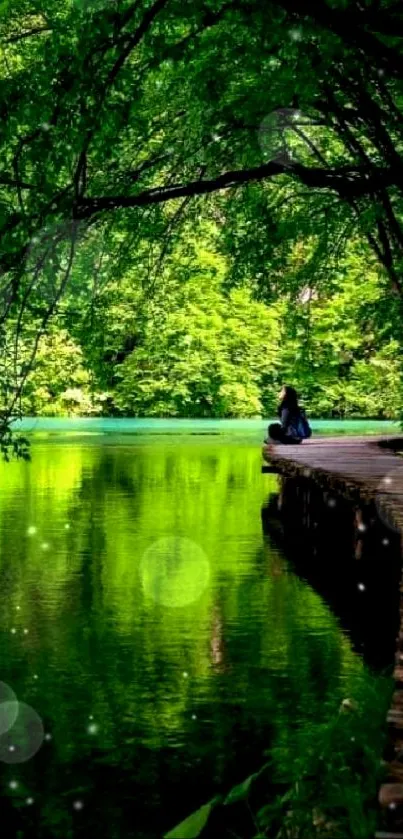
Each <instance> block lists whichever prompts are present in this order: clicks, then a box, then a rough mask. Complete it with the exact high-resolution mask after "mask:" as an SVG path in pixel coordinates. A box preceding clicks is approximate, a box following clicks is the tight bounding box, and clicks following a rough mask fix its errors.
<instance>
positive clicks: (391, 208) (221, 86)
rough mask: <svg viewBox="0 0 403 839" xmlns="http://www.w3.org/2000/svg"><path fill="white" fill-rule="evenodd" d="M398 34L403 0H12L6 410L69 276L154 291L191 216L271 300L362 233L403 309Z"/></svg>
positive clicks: (319, 284)
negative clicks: (131, 280)
mask: <svg viewBox="0 0 403 839" xmlns="http://www.w3.org/2000/svg"><path fill="white" fill-rule="evenodd" d="M402 37H403V10H402V7H401V4H400V3H397V2H394V0H353V1H352V2H347V0H317V2H314V3H312V2H307V0H267V2H265V3H261V2H259V1H258V0H234V2H222V1H221V2H218V0H192V1H191V2H190V0H181V2H178V0H155V2H150V1H148V2H147V0H135V2H130V0H126V2H125V1H124V0H122V2H121V0H110V2H108V0H62V2H60V0H41V2H40V3H39V2H37V0H16V2H11V1H10V2H8V0H5V2H3V4H2V7H1V20H0V55H1V78H0V85H1V102H2V121H1V126H0V149H1V154H2V167H1V172H0V242H1V248H0V269H1V277H0V284H1V310H0V325H1V328H2V333H1V335H2V346H3V359H4V364H3V366H4V373H3V384H2V387H3V390H4V388H5V389H6V391H7V394H9V398H8V401H7V400H6V401H7V410H6V412H5V413H6V414H7V416H8V415H9V414H10V412H11V413H12V412H13V411H15V410H16V406H17V405H18V402H19V400H20V397H21V394H22V392H23V391H24V390H25V386H26V381H27V378H28V376H29V374H30V371H31V368H32V362H33V359H34V357H35V354H36V350H37V347H38V345H39V343H40V340H41V335H43V334H44V333H46V334H47V333H48V331H49V327H50V323H51V321H52V319H53V317H54V315H55V313H56V312H57V311H59V313H60V311H61V310H62V309H63V305H64V304H63V303H62V302H61V301H63V300H65V292H66V289H67V288H69V287H71V286H73V287H74V288H75V290H76V295H75V299H76V304H77V305H78V306H79V308H80V309H82V308H85V309H86V311H87V312H91V311H92V312H93V309H94V299H93V298H94V288H95V286H96V285H97V283H101V284H103V285H106V284H107V283H108V282H112V283H113V282H117V281H118V280H119V279H120V278H123V277H125V276H127V275H128V272H129V271H130V272H131V273H132V276H135V285H136V288H137V290H138V293H139V295H140V297H141V296H142V299H146V298H149V297H150V296H152V294H153V292H154V290H155V287H156V286H160V285H161V284H162V283H163V281H164V279H165V278H166V277H167V276H168V274H169V270H168V272H167V268H166V266H167V265H168V269H169V267H172V259H173V253H174V252H175V248H176V247H177V243H178V242H181V246H182V253H183V254H184V255H185V254H186V249H187V247H188V245H187V241H188V239H189V236H190V231H191V233H192V235H193V236H196V237H197V236H202V237H203V241H204V243H205V246H206V248H207V246H208V245H209V244H210V247H211V249H212V251H214V252H216V253H218V254H220V255H221V256H222V257H223V258H224V259H225V260H226V272H225V278H224V285H225V287H226V289H227V290H228V289H230V288H232V289H233V288H234V287H236V286H239V287H241V288H242V287H244V286H245V285H247V286H248V288H249V291H250V294H251V295H252V297H254V298H256V299H258V300H261V301H264V302H265V303H273V302H275V301H277V300H278V299H279V296H281V294H283V293H285V294H286V295H287V294H290V293H294V294H296V293H299V292H301V289H303V288H305V287H306V286H307V285H308V286H309V288H310V289H314V288H317V289H318V293H320V294H322V293H323V289H327V290H329V288H330V287H331V285H332V283H333V279H332V278H334V277H335V276H337V271H338V268H337V266H338V264H339V262H340V260H342V259H343V258H344V254H345V248H346V244H347V243H349V242H359V243H360V247H361V248H362V250H363V252H364V251H365V248H366V247H367V248H368V249H370V250H367V251H366V254H367V255H366V257H363V259H364V262H365V260H367V262H368V264H371V263H372V259H371V256H370V252H371V253H372V254H374V257H375V259H376V260H377V262H378V264H379V266H380V269H381V271H382V272H383V273H384V275H385V276H386V277H387V279H388V282H389V287H390V289H391V290H392V291H393V292H394V294H395V295H396V298H397V304H396V305H395V304H394V303H393V301H392V299H391V298H388V299H389V308H388V312H389V313H391V312H392V313H394V312H395V310H397V311H398V310H399V307H400V301H401V299H402V297H403V285H402V283H403V281H402V242H403V228H402V172H403V168H402V163H403V160H402V139H403V138H402V126H403V112H402V103H403V98H402V66H403V65H402V63H401V57H402V49H401V44H402ZM183 258H184V257H183ZM170 262H171V266H170ZM192 270H193V267H192ZM80 271H81V274H80V273H79V272H80ZM189 271H190V269H189ZM85 273H90V274H91V277H92V283H89V282H85V283H83V284H81V286H80V282H79V281H78V279H77V277H79V276H81V277H82V276H83V275H84V274H85ZM74 275H75V276H76V279H75V278H74ZM194 282H195V283H196V282H197V281H196V280H195V281H194ZM370 285H371V284H370V283H369V286H370ZM97 288H98V287H97ZM98 290H99V288H98ZM321 290H322V291H321ZM364 293H365V292H364ZM385 294H386V292H385ZM384 299H386V298H384ZM396 307H397V309H396ZM218 308H219V307H218ZM88 316H89V317H90V315H88ZM219 316H220V315H218V317H219ZM393 316H394V317H395V315H394V314H393ZM139 317H140V313H139ZM140 319H141V318H140ZM399 322H400V314H399V311H398V313H397V314H396V317H395V324H396V332H398V329H399ZM164 328H165V326H164ZM398 338H399V336H398V335H397V336H395V338H394V340H398ZM150 340H151V338H150ZM127 365H128V366H127V371H128V373H129V372H130V364H129V362H127ZM132 372H133V371H132ZM136 375H138V374H137V373H136ZM167 375H168V374H167ZM122 387H123V386H122ZM123 390H124V388H123ZM122 392H123V391H122ZM247 392H248V393H249V391H247ZM242 398H243V397H242ZM248 398H249V397H248ZM251 398H252V397H251ZM252 401H253V399H252Z"/></svg>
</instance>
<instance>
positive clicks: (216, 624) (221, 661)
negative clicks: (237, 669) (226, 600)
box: [210, 605, 226, 673]
mask: <svg viewBox="0 0 403 839" xmlns="http://www.w3.org/2000/svg"><path fill="white" fill-rule="evenodd" d="M222 630H223V624H222V618H221V611H220V607H219V606H217V605H216V606H214V608H213V622H212V632H211V640H210V649H211V660H212V663H213V669H214V670H215V671H216V672H218V673H222V672H223V671H224V670H225V669H226V663H225V645H224V639H223V631H222Z"/></svg>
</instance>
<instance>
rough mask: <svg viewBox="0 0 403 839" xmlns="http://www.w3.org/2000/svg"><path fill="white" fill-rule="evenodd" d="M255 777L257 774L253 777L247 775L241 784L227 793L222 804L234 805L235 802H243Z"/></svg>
mask: <svg viewBox="0 0 403 839" xmlns="http://www.w3.org/2000/svg"><path fill="white" fill-rule="evenodd" d="M257 777H258V776H257V773H256V772H255V773H254V774H253V775H249V778H246V779H245V781H242V783H241V784H237V785H236V787H232V790H230V792H229V793H228V795H227V797H226V799H225V801H224V804H235V802H236V801H244V800H245V798H247V797H248V795H249V791H250V788H251V785H252V783H253V781H255V780H256V778H257Z"/></svg>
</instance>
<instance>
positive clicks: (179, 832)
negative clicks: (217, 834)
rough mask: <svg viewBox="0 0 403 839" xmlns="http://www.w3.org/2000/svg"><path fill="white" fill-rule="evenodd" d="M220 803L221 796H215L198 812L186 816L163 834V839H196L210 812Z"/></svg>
mask: <svg viewBox="0 0 403 839" xmlns="http://www.w3.org/2000/svg"><path fill="white" fill-rule="evenodd" d="M220 801H221V796H217V797H216V798H213V799H212V800H211V801H209V802H208V803H207V804H203V807H200V808H199V810H195V812H194V813H192V814H191V815H190V816H188V818H187V819H185V820H184V821H183V822H181V823H180V824H178V825H176V827H174V828H173V829H172V830H170V831H169V833H165V835H164V839H197V837H198V836H200V834H201V832H202V830H203V828H204V827H205V826H206V824H207V822H208V820H209V817H210V814H211V811H212V810H213V809H214V807H215V806H216V804H218V803H219V802H220Z"/></svg>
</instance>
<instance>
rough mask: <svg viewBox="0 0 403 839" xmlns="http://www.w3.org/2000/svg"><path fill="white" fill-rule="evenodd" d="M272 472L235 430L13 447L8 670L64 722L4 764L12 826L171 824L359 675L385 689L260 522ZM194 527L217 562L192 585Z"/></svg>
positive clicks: (323, 710) (5, 629) (121, 828)
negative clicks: (24, 756) (226, 434)
mask: <svg viewBox="0 0 403 839" xmlns="http://www.w3.org/2000/svg"><path fill="white" fill-rule="evenodd" d="M275 482H276V478H275V477H274V476H271V475H261V473H260V452H259V447H256V445H255V444H254V443H250V442H247V441H246V442H244V443H243V445H240V446H234V445H233V443H231V444H226V442H225V440H223V439H222V438H220V440H216V441H215V440H214V438H213V439H212V440H206V439H204V440H202V441H199V440H197V439H196V438H187V439H185V438H181V439H173V438H172V437H171V438H169V439H168V438H164V437H159V438H158V439H154V440H146V439H143V440H142V441H141V444H140V443H139V444H137V443H136V442H135V441H134V440H132V441H131V442H130V444H129V445H123V444H122V443H121V444H120V445H119V446H116V447H114V446H112V445H110V441H109V444H108V445H107V446H105V445H103V442H102V438H99V441H98V443H97V444H95V443H94V441H92V443H91V444H90V445H86V444H85V441H80V442H79V443H78V444H72V443H70V444H66V443H64V444H63V445H58V444H57V443H52V444H44V443H40V444H37V445H35V446H34V450H33V460H32V462H31V463H28V464H27V463H11V464H8V465H5V464H1V466H0V549H1V553H0V632H1V646H0V664H1V668H0V679H1V680H3V681H4V682H6V683H8V684H9V685H10V686H11V687H12V688H13V690H14V691H15V692H16V694H17V696H18V698H19V699H20V700H23V701H24V702H26V703H28V704H29V705H31V706H32V707H33V708H34V709H35V710H36V711H37V712H38V714H39V715H40V716H41V718H42V720H43V721H44V726H45V731H46V732H47V733H48V735H49V736H50V737H51V739H46V740H45V742H44V744H43V746H42V748H41V749H40V751H39V752H38V753H37V755H36V756H35V757H34V758H32V759H31V760H30V761H28V762H26V763H23V764H20V765H16V766H9V765H7V764H3V768H2V770H1V774H2V781H3V787H2V790H3V809H4V808H6V810H7V811H8V812H9V814H10V818H12V819H13V820H14V821H13V825H14V827H13V829H14V830H15V833H14V834H13V833H10V836H11V835H15V836H16V835H19V837H20V838H21V839H23V837H28V836H35V837H44V839H49V837H52V839H59V837H60V839H61V837H63V839H65V837H81V836H83V837H84V836H86V837H88V836H93V835H94V836H96V835H99V836H103V837H113V839H114V837H120V836H124V837H136V839H141V837H143V839H146V838H147V839H150V837H155V836H159V835H160V834H161V833H162V832H163V831H164V830H166V829H168V828H169V827H171V826H172V825H173V824H174V823H175V822H176V821H178V820H180V819H181V818H183V817H184V816H186V815H187V814H188V813H189V812H190V811H191V810H192V808H196V807H198V806H200V804H202V803H204V802H205V801H206V800H208V798H209V797H210V796H211V794H212V793H215V792H216V791H217V790H219V789H226V788H227V786H229V785H231V784H232V783H235V782H237V781H239V780H242V779H243V777H245V775H246V774H248V772H250V771H253V770H255V769H256V768H258V767H259V765H260V763H261V762H262V760H263V759H264V758H263V755H264V752H265V751H266V750H267V749H268V748H270V747H272V746H276V745H278V744H279V743H281V744H283V746H284V743H285V742H287V741H288V740H289V744H290V749H291V748H292V742H293V739H294V734H293V732H296V731H301V730H304V729H306V728H307V727H309V726H314V725H316V724H318V723H321V722H325V721H326V720H327V718H328V716H329V714H331V713H332V712H333V711H334V709H336V708H338V706H339V704H340V701H341V700H342V699H343V698H344V697H345V696H348V695H349V693H350V692H351V690H352V689H353V687H354V685H356V684H357V682H359V683H362V685H363V686H364V688H365V684H366V681H367V680H368V684H371V690H373V678H372V676H370V674H368V672H367V670H366V668H365V666H364V665H363V663H362V661H361V660H360V658H359V657H358V656H357V655H356V654H354V653H353V651H352V649H351V646H350V643H349V640H348V638H347V637H346V636H345V635H344V634H343V633H342V632H341V630H340V627H339V625H338V622H337V619H336V618H335V617H334V616H333V615H332V613H331V612H330V610H329V609H328V607H327V606H326V605H325V604H324V602H323V601H322V600H321V598H320V597H319V596H318V595H317V594H316V593H315V592H314V591H313V590H312V589H311V588H310V587H309V585H307V584H306V583H305V582H303V581H302V580H300V579H299V578H298V577H297V576H296V575H295V574H294V573H292V571H291V570H290V569H289V567H288V566H287V563H286V561H285V560H284V558H283V556H282V555H281V553H280V552H279V550H278V549H277V548H275V547H273V546H272V545H271V544H270V543H269V542H268V541H267V540H266V541H265V540H264V539H263V536H262V528H261V519H260V510H261V506H262V503H263V502H264V500H265V499H266V498H267V495H268V493H269V492H270V491H274V490H275V488H276V483H275ZM167 538H170V539H171V540H172V539H173V540H174V542H175V544H176V546H177V549H178V550H177V555H175V556H176V559H175V556H173V557H172V556H170V557H164V555H163V552H162V554H161V540H165V539H167ZM181 540H191V542H192V544H193V545H194V546H196V548H195V552H194V553H193V554H192V552H191V562H192V563H193V564H194V561H195V558H197V557H198V556H203V557H204V558H205V561H206V563H208V573H207V575H206V574H204V575H203V574H201V576H200V585H199V586H198V588H197V587H196V586H194V585H193V583H192V579H190V578H189V569H187V568H186V561H184V556H185V557H186V546H187V545H188V543H187V542H186V541H185V542H181ZM158 545H159V547H158ZM181 545H182V547H183V546H184V547H185V549H184V550H182V552H181ZM156 546H157V547H156ZM153 551H154V553H153ZM198 551H199V552H200V553H199V554H198V553H197V552H198ZM174 553H175V552H174ZM155 554H156V556H157V559H156V565H155V566H154V568H153V572H152V574H153V575H154V576H153V579H152V585H151V584H150V583H149V578H148V577H147V580H148V582H147V581H146V582H144V562H146V563H148V562H151V561H153V557H154V555H155ZM178 557H179V559H178ZM161 563H162V564H161ZM159 568H161V581H160V582H159V581H158V569H159ZM156 569H157V570H156ZM146 570H147V569H146ZM170 574H173V575H176V577H175V579H174V582H173V583H172V577H170ZM155 575H157V577H156V576H155ZM167 579H169V580H170V581H171V582H170V585H171V586H172V587H171V589H170V590H169V597H166V596H165V589H164V585H166V580H167ZM155 590H157V591H159V592H160V593H161V591H162V595H163V596H161V597H160V596H154V594H153V592H154V591H155ZM150 591H151V594H150ZM172 592H173V594H172ZM175 592H176V594H175ZM178 592H181V595H180V597H179V600H178V597H177V593H178ZM183 592H185V594H186V593H187V596H185V597H183ZM181 598H182V599H181ZM170 600H171V602H169V601H170ZM188 600H190V601H191V602H187V601H188ZM178 602H180V603H183V602H186V605H181V606H178ZM12 630H15V632H13V631H12ZM25 630H27V631H25ZM380 690H381V688H380ZM382 691H383V692H384V686H383V687H382ZM10 783H11V784H12V786H11V787H10ZM31 798H32V799H33V803H29V804H27V800H28V799H29V800H30V799H31ZM7 808H8V809H7Z"/></svg>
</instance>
